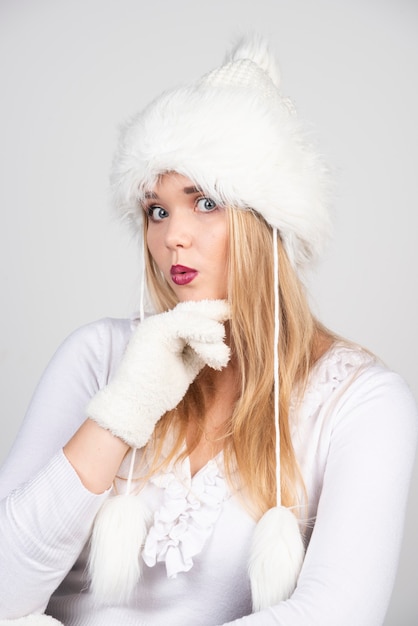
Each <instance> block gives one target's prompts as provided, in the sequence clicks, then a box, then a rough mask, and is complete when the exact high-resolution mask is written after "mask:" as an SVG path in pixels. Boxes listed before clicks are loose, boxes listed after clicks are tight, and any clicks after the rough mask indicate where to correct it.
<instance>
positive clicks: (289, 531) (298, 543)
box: [248, 506, 305, 611]
mask: <svg viewBox="0 0 418 626" xmlns="http://www.w3.org/2000/svg"><path fill="white" fill-rule="evenodd" d="M304 553H305V549H304V546H303V541H302V537H301V534H300V531H299V525H298V521H297V519H296V517H295V516H294V515H293V513H292V512H291V511H290V510H289V509H288V508H286V507H284V506H278V507H274V508H273V509H270V510H269V511H267V513H265V514H264V515H263V517H262V518H261V520H260V521H259V522H258V524H257V526H256V529H255V532H254V539H253V544H252V549H251V555H250V562H249V568H248V570H249V575H250V581H251V592H252V601H253V610H254V611H260V610H261V609H264V608H267V607H268V606H273V605H274V604H278V603H279V602H281V601H282V600H287V598H289V597H290V596H291V594H292V593H293V591H294V589H295V587H296V583H297V579H298V576H299V572H300V569H301V567H302V562H303V558H304Z"/></svg>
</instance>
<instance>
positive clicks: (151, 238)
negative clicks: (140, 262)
mask: <svg viewBox="0 0 418 626" xmlns="http://www.w3.org/2000/svg"><path fill="white" fill-rule="evenodd" d="M145 241H146V243H147V248H148V250H149V252H150V254H151V256H152V258H153V259H154V261H155V262H156V263H157V264H158V258H159V256H160V254H159V252H160V253H161V250H162V249H163V248H162V246H161V241H160V237H159V235H158V232H155V229H153V228H152V227H148V230H147V234H146V238H145Z"/></svg>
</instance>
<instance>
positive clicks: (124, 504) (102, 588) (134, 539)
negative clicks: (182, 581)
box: [89, 495, 148, 606]
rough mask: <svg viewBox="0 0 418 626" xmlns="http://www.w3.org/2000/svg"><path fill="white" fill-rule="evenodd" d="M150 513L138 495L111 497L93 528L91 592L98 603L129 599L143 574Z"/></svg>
mask: <svg viewBox="0 0 418 626" xmlns="http://www.w3.org/2000/svg"><path fill="white" fill-rule="evenodd" d="M147 519H148V512H147V511H146V510H145V509H144V508H143V504H141V501H140V499H139V498H138V497H136V496H134V495H119V496H114V497H110V498H109V499H108V500H106V502H105V503H104V504H103V506H102V507H101V509H100V511H99V513H98V515H97V517H96V520H95V522H94V526H93V533H92V538H91V548H90V557H89V572H90V577H91V591H92V595H93V597H94V600H95V602H96V603H97V604H99V605H101V604H107V605H117V606H118V605H120V604H124V603H125V602H126V601H127V600H129V598H130V596H131V594H132V591H133V590H134V588H135V585H136V584H137V582H138V581H139V578H140V575H141V567H140V550H141V548H142V546H143V544H144V541H145V537H146V532H147Z"/></svg>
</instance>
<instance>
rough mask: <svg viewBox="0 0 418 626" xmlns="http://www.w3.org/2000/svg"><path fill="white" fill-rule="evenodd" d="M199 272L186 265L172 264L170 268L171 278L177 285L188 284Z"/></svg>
mask: <svg viewBox="0 0 418 626" xmlns="http://www.w3.org/2000/svg"><path fill="white" fill-rule="evenodd" d="M198 273H199V272H198V271H197V270H195V269H193V268H192V267H186V266H185V265H172V266H171V268H170V274H171V280H172V281H173V283H175V284H176V285H188V284H189V283H191V282H192V280H193V279H194V278H196V276H197V275H198Z"/></svg>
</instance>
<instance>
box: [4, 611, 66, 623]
mask: <svg viewBox="0 0 418 626" xmlns="http://www.w3.org/2000/svg"><path fill="white" fill-rule="evenodd" d="M54 625H55V626H63V624H62V623H61V622H59V621H58V620H56V619H55V618H53V617H51V616H50V615H44V614H40V613H33V614H32V615H27V616H26V617H18V618H16V619H0V626H54Z"/></svg>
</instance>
